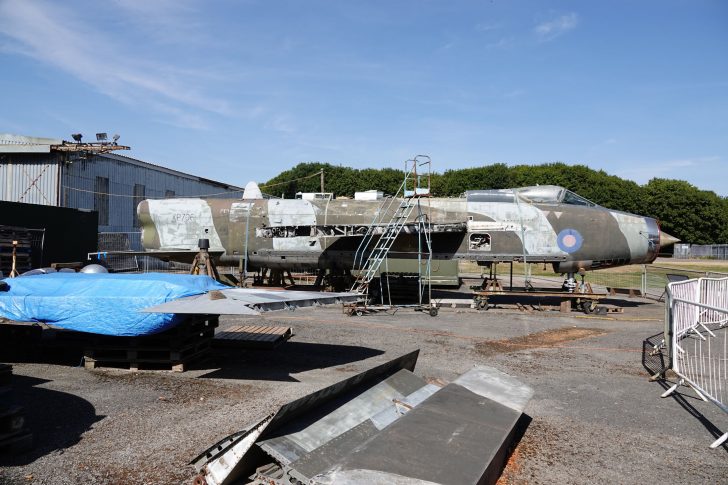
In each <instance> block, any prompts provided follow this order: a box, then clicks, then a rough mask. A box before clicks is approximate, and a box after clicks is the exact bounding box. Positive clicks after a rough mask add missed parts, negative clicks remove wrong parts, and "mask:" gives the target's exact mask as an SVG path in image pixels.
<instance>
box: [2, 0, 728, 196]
mask: <svg viewBox="0 0 728 485" xmlns="http://www.w3.org/2000/svg"><path fill="white" fill-rule="evenodd" d="M0 66H1V67H0V101H1V104H0V132H8V133H15V134H26V135H34V136H48V137H59V138H66V139H70V134H71V133H74V132H81V133H84V134H85V136H86V138H87V139H92V138H93V134H94V133H96V132H99V131H106V132H109V134H112V133H119V134H120V135H121V139H120V142H121V143H124V144H128V145H131V146H132V151H131V152H128V154H129V155H130V156H134V157H136V158H140V159H142V160H146V161H149V162H153V163H159V164H163V165H166V166H169V167H171V168H175V169H178V170H183V171H188V172H191V173H195V174H198V175H203V176H206V177H208V178H213V179H217V180H221V181H225V182H228V183H231V184H236V185H244V184H245V183H246V182H247V181H248V180H257V181H264V180H267V179H269V178H271V177H273V176H274V175H276V174H277V173H278V172H280V171H281V170H284V169H286V168H290V167H291V166H293V165H295V164H296V163H298V162H302V161H322V162H329V163H333V164H342V165H350V166H354V167H400V166H402V161H403V160H405V159H407V158H410V157H412V156H413V155H416V154H421V153H424V154H428V155H430V156H431V157H432V159H433V162H434V168H435V169H436V170H438V171H443V170H445V169H447V168H461V167H472V166H478V165H483V164H490V163H495V162H504V163H508V164H519V163H532V164H536V163H544V162H553V161H563V162H566V163H570V164H575V163H582V164H586V165H588V166H590V167H593V168H596V169H604V170H605V171H607V172H609V173H612V174H615V175H619V176H622V177H625V178H630V179H633V180H636V181H637V182H640V183H645V182H647V181H648V180H649V179H650V178H652V177H668V178H678V179H683V180H688V181H689V182H691V183H693V184H694V185H696V186H698V187H700V188H703V189H708V190H714V191H715V192H717V193H718V194H720V195H723V196H728V175H726V171H728V2H724V1H715V2H708V1H696V0H692V1H669V0H660V1H640V2H634V1H625V2H619V1H609V2H583V1H573V2H559V1H557V2H543V1H533V2H526V1H503V0H493V1H478V2H475V1H473V2H468V1H452V2H446V1H427V0H421V1H369V2H365V1H357V2H355V1H343V0H340V1H334V0H331V1H313V0H312V1H303V0H299V1H273V0H268V1H265V0H261V1H232V0H229V1H207V2H205V1H202V0H199V1H198V0H156V1H155V0H116V1H106V2H98V1H90V0H89V1H75V0H74V1H64V2H52V1H36V0H0Z"/></svg>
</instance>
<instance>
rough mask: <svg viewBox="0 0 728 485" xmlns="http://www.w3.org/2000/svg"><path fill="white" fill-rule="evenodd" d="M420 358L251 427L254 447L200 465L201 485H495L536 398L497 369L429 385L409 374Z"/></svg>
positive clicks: (227, 450)
mask: <svg viewBox="0 0 728 485" xmlns="http://www.w3.org/2000/svg"><path fill="white" fill-rule="evenodd" d="M416 354H417V353H416V352H415V353H413V354H409V355H407V356H403V357H400V358H399V359H395V361H391V362H388V363H387V364H383V366H379V367H377V368H375V369H371V370H369V371H366V372H364V373H362V374H359V375H357V376H354V377H352V378H349V379H347V380H345V381H342V382H340V383H338V384H334V385H333V386H330V387H328V388H326V389H324V390H322V391H319V392H317V393H314V394H312V395H309V396H306V397H304V398H301V399H299V400H298V401H295V402H293V403H290V404H287V405H285V406H283V407H282V408H281V409H280V410H279V411H278V413H276V414H275V415H273V417H272V418H270V419H269V420H268V421H265V420H264V421H265V422H264V421H261V422H259V423H257V424H254V425H253V426H251V427H249V428H248V429H251V430H255V429H258V427H259V426H260V425H261V424H265V429H264V430H262V431H261V432H260V433H256V434H257V436H258V437H257V438H256V439H255V440H254V442H253V443H250V440H246V441H245V443H244V445H242V446H241V447H237V448H236V447H235V445H230V444H227V445H225V446H222V447H218V452H217V453H215V454H214V456H211V457H205V455H203V456H201V457H200V458H198V459H197V460H196V461H195V464H196V466H197V468H198V470H200V471H201V473H200V475H198V480H200V482H199V483H205V484H216V485H219V484H227V483H231V482H232V481H233V480H234V479H237V478H239V477H245V476H250V477H251V479H252V480H253V483H259V484H260V483H266V484H275V485H290V484H299V483H307V484H340V483H344V484H370V483H397V484H408V485H409V484H411V485H414V484H418V485H423V484H432V483H440V484H467V483H473V484H486V483H495V481H496V480H497V479H498V477H499V476H500V472H501V470H502V468H503V466H504V464H505V460H506V458H507V453H508V450H509V448H510V447H511V446H512V444H513V442H514V440H515V439H516V436H517V434H518V431H520V430H522V429H523V427H524V425H527V422H528V420H529V418H527V417H526V416H525V415H524V414H523V410H524V408H525V406H526V404H527V403H528V401H529V400H530V398H531V396H532V395H533V390H532V389H531V388H530V387H528V386H526V385H524V384H522V383H521V382H519V381H518V380H516V379H515V378H513V377H511V376H509V375H507V374H504V373H502V372H500V371H498V370H497V369H493V368H491V367H476V368H474V369H473V370H471V371H469V372H466V373H465V374H463V375H462V376H460V377H459V378H458V379H456V380H455V381H453V382H451V383H449V384H444V383H443V382H440V381H438V382H434V383H433V382H430V383H428V382H427V381H426V380H424V379H422V378H420V377H418V376H416V375H414V374H413V373H412V368H413V367H414V362H415V360H416ZM403 359H404V361H407V362H411V364H412V365H411V367H410V368H409V369H405V368H404V366H403V365H401V364H402V362H404V361H403ZM413 359H414V360H413ZM398 361H399V362H400V363H397V362H398ZM266 423H267V424H266ZM246 436H249V435H246ZM234 439H237V440H240V439H241V438H240V436H239V435H237V437H236V438H234ZM242 448H245V450H242ZM241 452H242V454H241ZM207 458H209V459H207ZM221 463H224V464H225V465H226V466H227V467H228V468H231V470H230V474H229V475H221V474H220V473H219V471H220V469H221V468H220V464H221ZM231 463H234V464H233V465H231ZM251 474H252V475H251Z"/></svg>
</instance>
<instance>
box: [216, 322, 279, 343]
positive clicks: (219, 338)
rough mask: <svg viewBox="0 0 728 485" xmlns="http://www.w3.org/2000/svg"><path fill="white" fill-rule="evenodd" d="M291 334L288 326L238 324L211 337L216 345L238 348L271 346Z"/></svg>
mask: <svg viewBox="0 0 728 485" xmlns="http://www.w3.org/2000/svg"><path fill="white" fill-rule="evenodd" d="M292 334H293V329H292V328H290V327H275V326H270V325H239V326H235V327H230V328H228V329H226V330H224V331H222V332H218V333H217V334H216V335H215V338H214V339H213V344H214V345H216V346H228V347H238V348H273V347H275V346H277V345H280V344H281V343H283V342H285V341H286V340H288V339H289V338H290V337H291V335H292Z"/></svg>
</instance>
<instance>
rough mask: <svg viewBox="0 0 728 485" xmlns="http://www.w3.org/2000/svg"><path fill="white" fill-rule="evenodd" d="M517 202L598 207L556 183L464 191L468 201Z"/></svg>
mask: <svg viewBox="0 0 728 485" xmlns="http://www.w3.org/2000/svg"><path fill="white" fill-rule="evenodd" d="M516 197H518V202H524V203H527V204H554V205H557V204H567V205H578V206H583V207H598V205H597V204H595V203H594V202H592V201H590V200H588V199H585V198H584V197H582V196H580V195H578V194H576V193H574V192H572V191H571V190H568V189H565V188H564V187H560V186H558V185H535V186H533V187H521V188H518V189H493V190H469V191H467V192H465V198H466V199H467V201H468V202H505V203H515V202H516Z"/></svg>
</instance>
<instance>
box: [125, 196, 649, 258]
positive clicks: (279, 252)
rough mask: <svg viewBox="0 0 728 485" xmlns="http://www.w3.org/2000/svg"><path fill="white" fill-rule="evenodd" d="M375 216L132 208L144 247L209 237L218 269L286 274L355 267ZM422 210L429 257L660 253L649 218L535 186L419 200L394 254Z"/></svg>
mask: <svg viewBox="0 0 728 485" xmlns="http://www.w3.org/2000/svg"><path fill="white" fill-rule="evenodd" d="M544 194H545V195H544ZM396 207H397V204H392V209H391V211H392V212H393V211H394V210H395V209H396ZM380 210H383V209H382V202H381V201H365V200H349V199H335V200H301V199H256V200H231V199H195V198H185V199H163V200H152V199H150V200H144V201H142V202H141V203H140V204H139V206H138V208H137V211H138V214H139V220H140V222H141V225H142V231H143V235H142V242H143V245H144V247H145V249H146V250H149V251H162V252H164V251H167V252H170V253H173V252H174V251H190V252H194V251H197V243H198V240H199V239H200V238H207V239H209V240H210V250H211V251H222V252H223V253H222V256H221V258H220V261H221V262H222V263H229V264H237V263H238V262H239V261H240V260H241V259H242V258H244V257H245V254H246V252H247V254H248V268H249V269H254V268H259V267H266V268H280V269H289V270H310V269H342V270H345V269H351V268H352V265H353V263H354V255H355V253H356V251H357V248H358V246H359V243H360V242H361V240H362V235H363V234H364V233H366V231H367V229H368V228H369V226H370V224H371V222H372V220H373V219H374V215H375V214H376V213H377V212H378V211H380ZM421 214H424V215H425V216H426V217H427V220H428V221H429V222H430V224H431V235H432V249H433V259H435V260H437V259H441V260H449V259H463V260H471V261H480V262H501V261H522V260H524V258H525V259H526V261H529V262H543V263H553V264H554V267H555V270H556V271H559V272H574V271H578V270H579V269H580V268H583V269H587V270H588V269H595V268H604V267H610V266H619V265H624V264H636V263H649V262H652V261H653V260H654V259H655V258H656V256H657V253H658V250H659V241H660V231H659V227H658V224H657V222H656V221H655V220H654V219H651V218H649V217H643V216H639V215H634V214H629V213H625V212H619V211H613V210H610V209H607V208H604V207H600V206H597V205H595V204H591V203H589V202H588V201H585V200H583V199H581V198H579V197H578V196H576V195H575V194H572V193H571V192H568V191H566V190H565V189H563V188H561V187H556V186H541V187H530V188H523V189H513V190H487V191H473V192H469V193H468V194H467V196H466V197H463V198H422V199H420V200H419V207H418V208H416V209H415V210H414V211H413V212H412V214H411V216H410V221H409V224H407V225H406V226H405V227H404V231H403V233H402V234H400V236H399V237H398V238H397V240H396V242H395V245H394V246H393V248H392V250H391V251H390V257H392V258H408V257H409V258H411V257H416V255H417V248H418V244H419V235H418V231H417V224H416V221H415V218H416V217H418V216H421ZM391 216H392V214H387V215H386V216H385V217H384V218H383V220H389V219H390V218H391Z"/></svg>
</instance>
